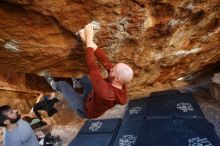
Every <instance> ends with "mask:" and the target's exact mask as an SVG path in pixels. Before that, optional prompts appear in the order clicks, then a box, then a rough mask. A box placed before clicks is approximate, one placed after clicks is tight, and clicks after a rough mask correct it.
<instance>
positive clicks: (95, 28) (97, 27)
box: [75, 21, 101, 35]
mask: <svg viewBox="0 0 220 146" xmlns="http://www.w3.org/2000/svg"><path fill="white" fill-rule="evenodd" d="M88 25H91V26H92V27H93V30H94V31H95V32H96V31H98V30H99V29H100V28H101V25H100V23H99V22H97V21H92V22H90V23H88ZM81 30H82V29H80V30H79V31H78V32H76V33H75V35H79V32H80V31H81Z"/></svg>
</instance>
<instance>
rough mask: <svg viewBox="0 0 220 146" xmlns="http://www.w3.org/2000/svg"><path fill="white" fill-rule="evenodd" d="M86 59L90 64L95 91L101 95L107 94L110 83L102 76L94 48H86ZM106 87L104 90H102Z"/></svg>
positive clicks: (88, 64)
mask: <svg viewBox="0 0 220 146" xmlns="http://www.w3.org/2000/svg"><path fill="white" fill-rule="evenodd" d="M86 61H87V66H88V71H89V75H90V77H91V82H92V86H93V89H94V91H95V93H96V94H97V95H99V96H103V95H106V92H107V89H108V88H109V86H108V83H107V82H106V81H105V80H104V79H103V78H102V75H101V71H100V68H99V66H98V64H97V63H96V62H95V55H94V50H93V48H87V49H86ZM102 89H104V90H102Z"/></svg>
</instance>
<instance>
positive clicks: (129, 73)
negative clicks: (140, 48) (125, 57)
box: [110, 63, 133, 83]
mask: <svg viewBox="0 0 220 146" xmlns="http://www.w3.org/2000/svg"><path fill="white" fill-rule="evenodd" d="M110 77H111V78H118V79H119V80H121V82H122V83H128V82H130V81H131V80H132V79H133V70H132V69H131V67H130V66H128V65H127V64H124V63H118V64H116V65H115V66H114V67H113V68H112V69H111V72H110Z"/></svg>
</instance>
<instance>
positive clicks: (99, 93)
mask: <svg viewBox="0 0 220 146" xmlns="http://www.w3.org/2000/svg"><path fill="white" fill-rule="evenodd" d="M95 56H96V57H97V59H98V61H99V62H100V63H102V65H103V66H104V67H105V69H106V70H107V71H108V72H109V71H110V69H111V68H112V67H113V65H112V63H111V62H110V61H109V59H108V58H107V56H106V55H105V53H104V51H103V50H102V49H99V48H98V49H96V51H95V52H94V50H93V48H87V50H86V61H87V66H88V70H89V75H90V78H91V82H92V86H93V90H92V91H91V92H90V93H89V95H88V97H87V98H86V101H85V112H86V115H87V118H96V117H99V116H101V115H102V114H104V112H105V111H107V110H108V109H110V108H112V107H114V106H115V105H116V104H122V105H123V104H125V103H126V102H127V92H126V87H125V86H123V88H122V89H118V88H116V87H113V86H112V85H111V83H110V82H108V81H107V80H106V79H103V77H102V75H101V72H100V68H99V66H98V65H97V64H96V62H95Z"/></svg>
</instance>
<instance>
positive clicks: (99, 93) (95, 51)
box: [44, 25, 133, 119]
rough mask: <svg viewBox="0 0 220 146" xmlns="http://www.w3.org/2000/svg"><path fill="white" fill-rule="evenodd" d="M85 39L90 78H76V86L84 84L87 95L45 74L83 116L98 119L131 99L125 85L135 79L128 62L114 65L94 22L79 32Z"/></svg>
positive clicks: (48, 80) (49, 81)
mask: <svg viewBox="0 0 220 146" xmlns="http://www.w3.org/2000/svg"><path fill="white" fill-rule="evenodd" d="M79 34H80V37H81V40H82V41H83V42H84V43H85V45H86V62H87V66H88V71H89V75H90V78H91V79H89V78H88V77H87V76H83V77H82V78H81V79H79V80H74V87H80V86H82V87H83V89H84V93H83V95H80V94H78V93H77V92H76V91H75V90H74V88H73V87H72V86H70V85H69V84H68V83H67V82H65V81H59V82H55V81H54V80H53V78H52V77H50V76H48V75H44V77H45V79H46V80H47V82H48V83H49V84H50V85H51V87H52V88H53V89H54V90H57V91H60V92H61V93H62V94H63V96H64V98H65V99H66V100H67V101H68V102H69V105H70V106H71V107H72V108H73V110H75V111H76V112H77V113H78V114H79V115H80V116H81V117H83V118H89V119H91V118H97V117H99V116H101V115H102V114H104V113H105V112H106V111H107V110H108V109H111V108H112V107H114V106H115V105H116V104H121V105H123V104H125V103H126V102H127V91H126V86H125V84H126V83H128V82H129V81H131V80H132V78H133V71H132V69H131V68H130V67H129V66H128V65H126V64H124V63H118V64H116V65H114V66H113V64H112V63H111V62H110V61H109V60H108V58H107V56H106V55H105V53H104V51H103V50H102V49H100V48H97V46H96V44H95V43H94V41H93V37H94V31H93V28H92V26H91V25H86V26H85V28H84V29H83V30H81V31H80V32H79ZM95 56H96V58H97V59H98V61H99V62H100V63H101V64H102V65H103V66H104V67H105V69H106V70H107V71H108V78H107V79H103V77H102V76H101V72H100V68H99V66H98V65H97V64H96V60H95Z"/></svg>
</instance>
